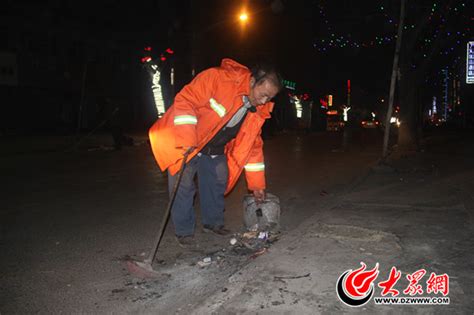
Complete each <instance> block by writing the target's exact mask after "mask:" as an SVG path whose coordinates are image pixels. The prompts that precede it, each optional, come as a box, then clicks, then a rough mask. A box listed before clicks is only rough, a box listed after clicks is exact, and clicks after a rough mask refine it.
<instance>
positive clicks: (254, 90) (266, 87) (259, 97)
mask: <svg viewBox="0 0 474 315" xmlns="http://www.w3.org/2000/svg"><path fill="white" fill-rule="evenodd" d="M277 93H278V87H276V86H275V85H274V84H272V83H271V82H270V81H269V80H263V81H261V82H259V83H258V84H255V79H254V78H252V79H251V80H250V93H249V101H250V104H252V105H253V106H260V105H263V104H265V103H267V102H269V101H270V100H271V99H272V98H274V97H275V95H277Z"/></svg>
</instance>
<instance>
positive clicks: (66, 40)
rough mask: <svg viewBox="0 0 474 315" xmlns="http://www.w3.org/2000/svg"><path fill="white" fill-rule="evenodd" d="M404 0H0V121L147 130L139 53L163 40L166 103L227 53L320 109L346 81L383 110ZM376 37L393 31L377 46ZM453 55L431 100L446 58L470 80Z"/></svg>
mask: <svg viewBox="0 0 474 315" xmlns="http://www.w3.org/2000/svg"><path fill="white" fill-rule="evenodd" d="M455 2H456V3H457V2H459V1H455ZM432 3H433V1H421V2H417V4H419V6H418V7H414V8H410V9H409V10H408V15H409V17H407V24H409V23H415V22H416V21H417V18H419V17H418V16H417V14H416V13H417V10H418V11H420V12H421V11H422V10H424V9H426V8H429V6H430V5H432ZM466 3H467V7H463V9H462V10H463V11H465V12H470V11H469V10H470V9H469V8H472V3H470V2H466ZM442 4H443V2H441V3H440V5H442ZM398 6H399V3H398V1H373V0H371V1H360V2H357V3H355V2H354V1H348V0H339V1H314V0H300V1H285V0H254V1H235V0H230V1H218V0H202V1H196V0H176V1H172V0H154V1H152V0H142V1H135V2H130V1H124V0H108V1H97V2H77V1H59V0H56V1H52V0H50V1H26V0H22V1H12V0H10V1H3V2H2V4H0V29H1V34H2V36H1V38H2V39H3V40H2V41H0V52H4V53H8V54H10V55H14V56H15V58H16V67H15V69H13V70H11V71H14V72H15V76H16V82H15V83H14V84H11V83H9V84H0V97H1V100H2V101H1V120H0V128H1V130H2V132H3V133H7V134H8V133H22V132H31V131H34V132H38V131H44V132H60V133H71V132H78V131H84V130H91V129H93V128H95V127H96V126H97V125H99V124H100V122H101V121H103V120H104V119H108V117H109V116H110V113H111V111H112V110H113V108H115V107H119V108H120V111H119V113H120V114H119V115H118V117H116V118H117V120H118V121H120V124H122V125H123V127H124V128H125V129H129V130H146V129H147V128H148V127H149V126H150V124H151V123H152V122H153V121H154V120H155V118H156V112H155V109H154V106H153V99H152V94H151V90H150V82H149V78H148V76H147V75H146V73H145V71H144V70H143V67H142V64H141V62H140V58H141V57H143V55H144V50H143V49H144V47H147V46H150V47H152V52H151V53H152V55H153V57H154V58H156V59H159V56H160V54H161V53H162V52H163V51H164V50H165V49H166V48H172V49H173V51H174V54H173V55H170V56H167V60H166V61H165V62H164V63H163V79H162V83H163V85H164V87H165V98H166V101H167V103H168V105H169V103H170V102H171V101H172V97H173V95H174V94H175V93H177V92H178V91H179V90H180V89H181V88H182V86H183V85H184V84H186V83H187V82H189V81H190V80H191V79H192V71H193V69H194V72H195V73H197V72H199V71H201V70H203V69H206V68H208V67H212V66H217V65H219V63H220V61H221V60H222V58H225V57H229V58H234V59H236V60H237V61H239V62H241V63H243V64H245V65H248V66H251V65H253V64H255V63H256V62H259V61H262V60H264V61H271V62H273V63H275V64H276V65H277V66H278V67H279V68H280V70H281V72H282V75H283V77H284V78H285V79H287V80H290V81H293V82H296V84H297V90H296V91H289V92H292V93H297V94H302V93H308V94H309V95H310V99H311V100H313V102H314V104H316V105H317V107H318V106H319V99H320V98H324V96H325V95H327V94H332V95H334V103H335V104H336V105H338V106H339V105H342V104H345V103H346V98H347V96H346V82H347V80H348V79H350V80H351V84H352V94H351V105H352V106H353V107H354V108H358V109H359V110H363V111H372V110H374V111H377V112H384V111H385V110H386V104H387V102H386V100H387V99H388V91H389V85H390V74H391V68H392V61H393V53H394V48H395V41H394V38H393V36H394V35H395V34H396V22H397V20H398V15H399V7H398ZM243 7H246V8H247V12H248V13H249V21H248V23H247V25H245V27H242V25H241V24H240V23H239V21H238V19H237V16H238V13H239V12H240V10H241V9H242V8H243ZM381 7H383V9H381ZM410 10H411V11H410ZM471 12H472V10H471ZM469 14H470V13H465V16H467V17H468V18H467V19H465V20H462V21H461V19H460V21H458V22H457V24H456V23H454V24H453V22H451V23H452V25H451V26H452V27H454V28H459V29H462V31H463V32H465V33H467V34H464V36H463V40H462V43H460V44H458V45H456V49H455V50H454V51H453V52H451V54H452V55H453V56H458V57H459V56H461V57H463V56H465V42H466V40H468V39H469V38H470V39H471V40H472V29H471V28H470V26H471V25H472V18H471V19H469ZM389 20H391V22H389ZM446 23H447V22H446ZM466 23H467V24H466ZM433 25H435V26H433V28H439V26H440V25H438V24H436V23H434V24H433ZM424 35H425V36H428V37H429V36H431V35H432V34H431V35H430V34H424ZM339 36H344V38H346V39H349V41H350V42H349V44H348V46H346V47H337V48H334V47H325V46H324V45H322V44H321V40H326V43H327V42H328V41H329V40H331V39H336V38H338V37H339ZM376 36H390V37H391V40H385V41H384V42H383V43H382V44H377V43H374V38H375V37H376ZM354 43H358V45H357V46H355V45H354ZM322 48H327V49H322ZM421 51H422V48H420V52H421ZM453 59H454V58H451V59H449V60H448V59H446V60H441V59H440V60H438V61H435V62H434V64H437V65H438V66H437V67H433V68H432V70H431V72H430V73H429V75H427V86H425V87H424V91H425V94H426V95H424V99H423V102H424V103H426V104H429V99H430V98H431V97H432V95H439V94H441V87H440V85H441V83H440V82H441V74H440V70H441V69H442V68H443V67H445V66H449V67H450V71H452V74H453V77H456V76H457V78H458V80H460V81H462V80H463V78H464V75H465V73H464V72H463V71H465V70H464V67H465V66H464V64H463V62H462V59H461V62H458V63H457V64H454V63H453ZM458 61H459V60H458ZM171 68H173V69H174V78H175V84H174V86H173V87H172V86H170V82H169V76H170V71H171V70H170V69H171ZM5 71H6V72H8V71H10V70H5ZM463 93H464V94H466V95H467V96H466V99H467V100H469V97H471V99H472V96H469V95H472V88H470V89H469V88H468V87H467V86H466V85H465V84H463ZM382 99H384V101H385V102H382V101H381V100H382ZM396 102H397V100H396ZM277 105H278V107H277V109H276V110H277V112H278V111H279V110H280V114H281V112H284V113H288V114H284V115H283V116H285V115H286V116H290V118H291V117H292V114H291V113H292V108H291V106H292V105H291V104H290V102H289V101H288V98H287V97H286V94H285V93H283V95H280V96H279V97H278V98H277ZM427 106H428V105H427ZM78 113H82V117H81V119H79V118H78ZM280 116H281V115H280ZM287 118H288V117H286V118H285V119H287ZM287 120H291V119H287ZM290 125H291V123H290Z"/></svg>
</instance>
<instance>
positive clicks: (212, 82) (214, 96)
mask: <svg viewBox="0 0 474 315" xmlns="http://www.w3.org/2000/svg"><path fill="white" fill-rule="evenodd" d="M250 76H251V74H250V71H249V69H248V68H247V67H245V66H243V65H241V64H239V63H237V62H235V61H234V60H231V59H223V60H222V63H221V66H220V67H216V68H211V69H208V70H205V71H203V72H201V73H200V74H198V75H197V76H196V78H194V80H193V81H192V82H191V83H189V84H188V85H186V86H185V87H184V88H183V89H182V90H181V91H180V92H179V93H178V94H177V95H176V97H175V101H174V103H173V105H172V106H171V107H170V108H169V109H168V111H167V112H166V113H165V114H164V115H163V117H162V118H160V119H159V120H158V121H156V122H155V124H154V125H153V126H152V127H151V128H150V131H149V137H150V143H151V147H152V150H153V155H154V156H155V159H156V161H157V162H158V165H159V166H160V168H161V170H162V171H165V170H166V169H168V170H169V171H170V173H171V174H172V175H174V174H176V173H177V172H178V170H179V167H180V162H181V161H182V159H183V153H184V152H185V149H184V148H186V147H196V150H194V152H193V153H192V154H191V155H190V156H189V158H188V160H191V158H193V156H195V155H196V154H197V153H198V152H199V151H200V150H201V149H202V148H203V147H204V146H205V145H206V144H207V143H208V142H209V141H210V140H211V139H212V138H213V137H214V136H215V135H216V134H217V132H218V131H219V130H221V129H222V128H223V127H224V126H225V125H226V124H227V123H228V121H229V120H230V119H231V118H232V116H233V115H234V114H235V113H236V112H237V110H238V109H239V108H240V107H242V105H243V99H242V97H243V96H244V95H248V94H249V92H250ZM272 109H273V103H272V102H268V103H266V104H264V105H262V106H258V107H257V111H256V112H255V113H252V112H248V114H247V116H246V117H245V120H244V122H243V123H242V126H241V128H240V130H239V132H238V134H237V136H236V137H235V138H234V139H232V140H231V141H230V142H229V143H227V145H226V147H225V154H226V156H227V165H228V167H229V178H228V181H227V189H226V194H227V193H228V192H229V191H230V190H231V189H232V188H233V187H234V185H235V183H236V182H237V179H238V178H239V176H240V174H241V172H242V170H243V169H245V174H246V179H247V186H248V189H250V190H259V189H265V172H264V169H265V164H264V160H263V140H262V138H261V136H260V134H261V129H262V125H263V123H264V122H265V119H268V118H270V112H271V111H272Z"/></svg>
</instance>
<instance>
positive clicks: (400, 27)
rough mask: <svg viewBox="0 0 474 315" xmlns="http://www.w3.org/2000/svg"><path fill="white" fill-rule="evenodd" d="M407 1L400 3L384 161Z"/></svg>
mask: <svg viewBox="0 0 474 315" xmlns="http://www.w3.org/2000/svg"><path fill="white" fill-rule="evenodd" d="M405 1H406V0H401V1H400V22H399V23H398V32H397V43H396V46H395V55H394V57H393V67H392V78H391V80H390V95H389V99H388V109H387V116H386V117H385V131H384V137H383V150H382V160H384V159H385V158H386V157H387V154H388V139H389V136H390V118H391V117H392V112H393V98H394V94H395V82H396V80H397V72H398V59H399V57H400V47H401V45H402V34H403V22H404V20H405Z"/></svg>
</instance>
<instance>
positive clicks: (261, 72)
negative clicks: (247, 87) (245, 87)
mask: <svg viewBox="0 0 474 315" xmlns="http://www.w3.org/2000/svg"><path fill="white" fill-rule="evenodd" d="M250 71H251V72H252V76H253V77H254V78H255V85H259V84H260V83H262V82H263V81H265V80H268V81H270V82H271V83H272V84H273V85H275V86H276V87H277V88H278V91H280V90H281V89H282V88H283V83H282V78H281V75H280V73H279V72H278V71H277V69H276V68H275V66H274V65H272V64H269V63H258V64H256V65H255V66H254V67H252V69H251V70H250Z"/></svg>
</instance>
